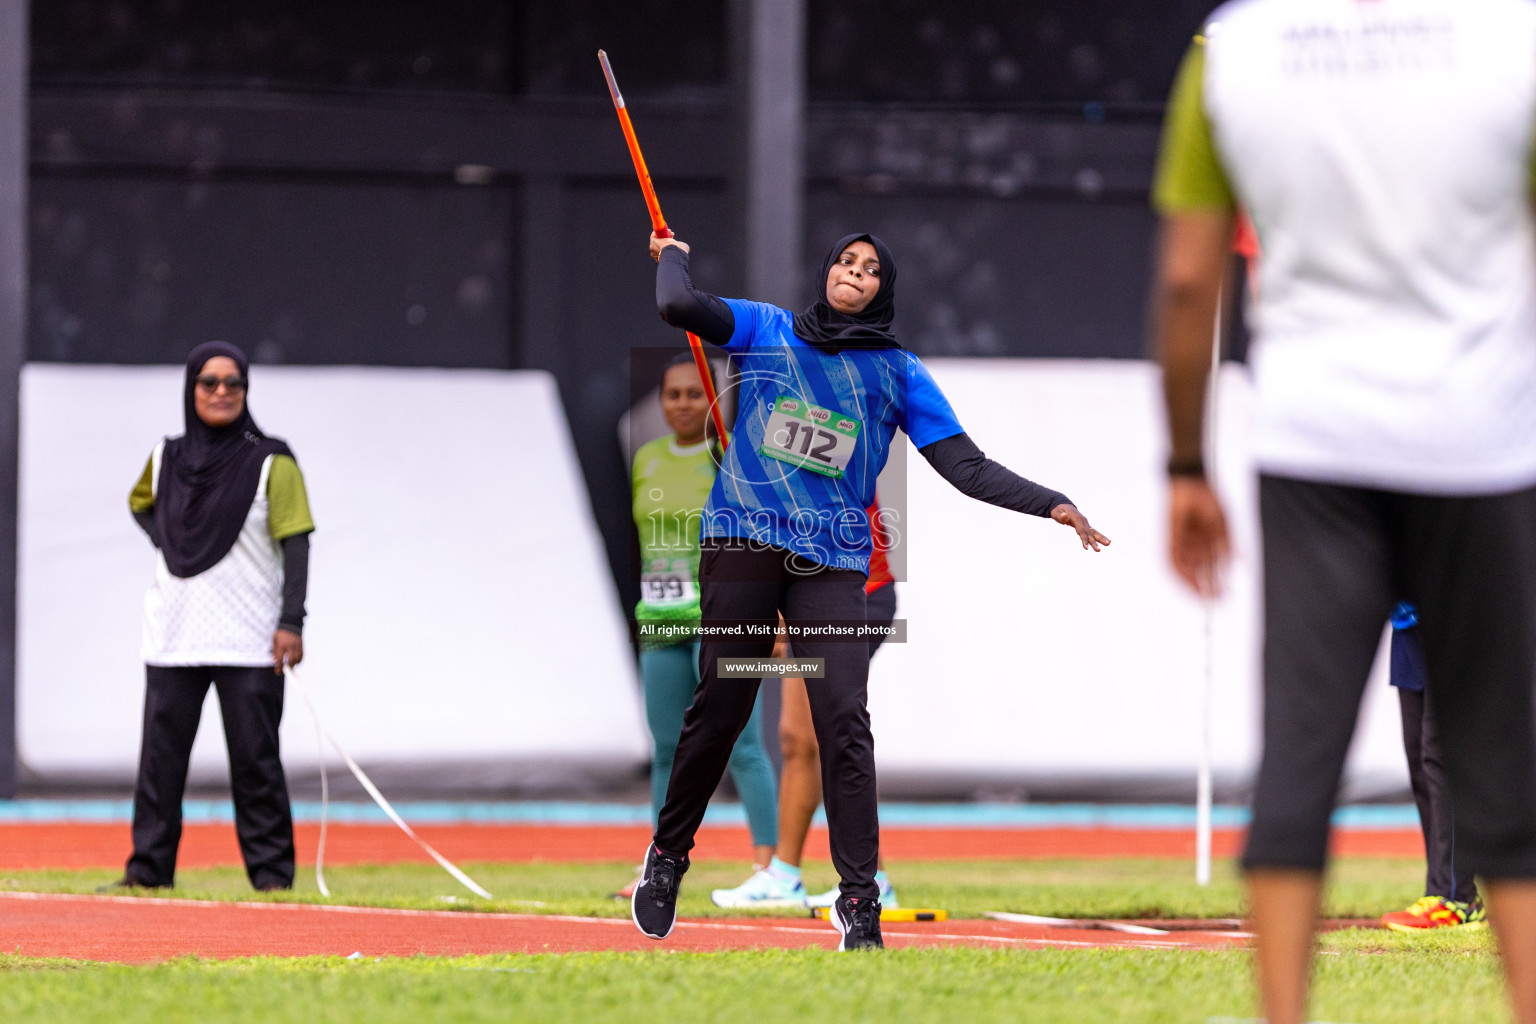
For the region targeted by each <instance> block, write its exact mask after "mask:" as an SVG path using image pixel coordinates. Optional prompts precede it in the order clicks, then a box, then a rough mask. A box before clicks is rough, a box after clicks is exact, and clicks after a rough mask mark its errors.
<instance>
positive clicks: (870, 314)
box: [795, 234, 901, 355]
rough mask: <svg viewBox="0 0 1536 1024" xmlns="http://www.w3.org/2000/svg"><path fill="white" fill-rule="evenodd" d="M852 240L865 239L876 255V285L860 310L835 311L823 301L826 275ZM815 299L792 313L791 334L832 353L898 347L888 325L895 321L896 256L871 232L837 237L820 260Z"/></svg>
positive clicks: (825, 293)
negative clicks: (878, 271) (867, 303)
mask: <svg viewBox="0 0 1536 1024" xmlns="http://www.w3.org/2000/svg"><path fill="white" fill-rule="evenodd" d="M854 242H868V243H869V244H870V245H872V246H874V247H875V255H876V256H878V257H879V258H880V277H879V281H880V287H879V289H878V290H877V291H876V292H875V297H874V298H873V299H870V300H869V305H867V306H865V307H864V309H863V311H862V312H859V313H854V314H852V315H850V314H848V313H839V312H838V311H837V310H835V309H833V308H832V306H831V305H830V304H829V303H828V302H827V275H828V274H830V273H832V264H834V263H836V262H837V260H838V257H840V256H841V255H842V254H843V251H844V250H845V249H847V248H848V247H849V246H850V245H852V244H853V243H854ZM816 292H817V298H816V301H815V302H813V303H811V305H810V308H808V309H807V310H806V311H805V312H803V313H796V314H795V334H796V335H798V336H799V337H802V338H804V339H805V340H806V341H808V342H810V343H811V344H812V345H815V346H817V347H818V348H822V349H825V350H826V351H828V352H831V353H832V354H833V355H836V354H837V353H839V352H841V351H842V350H843V349H845V348H900V347H901V345H900V343H899V342H897V340H896V335H894V334H892V333H891V324H893V323H895V322H896V258H895V257H894V256H892V255H891V250H889V249H887V248H886V247H885V243H884V242H882V241H880V239H878V238H876V237H875V236H874V235H867V234H860V235H847V236H845V237H843V238H841V239H839V240H838V242H837V244H836V245H834V246H833V247H832V251H831V252H829V253H827V258H826V259H824V260H822V262H821V276H820V277H818V278H817V279H816Z"/></svg>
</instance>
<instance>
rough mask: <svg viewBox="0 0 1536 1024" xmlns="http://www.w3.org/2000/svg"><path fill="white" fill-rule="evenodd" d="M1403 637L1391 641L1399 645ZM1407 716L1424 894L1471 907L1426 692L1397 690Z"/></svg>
mask: <svg viewBox="0 0 1536 1024" xmlns="http://www.w3.org/2000/svg"><path fill="white" fill-rule="evenodd" d="M1398 635H1400V633H1399V634H1397V635H1394V636H1393V637H1392V641H1393V643H1397V642H1398ZM1397 700H1398V705H1399V709H1400V710H1401V711H1402V714H1403V752H1404V753H1405V754H1407V755H1408V784H1409V786H1410V787H1412V789H1413V802H1414V803H1415V804H1417V805H1418V807H1419V828H1420V829H1421V830H1422V831H1423V832H1424V861H1425V870H1424V895H1426V896H1443V897H1445V898H1446V899H1448V900H1461V901H1462V902H1463V903H1470V902H1471V901H1472V900H1474V899H1476V898H1477V880H1476V879H1475V878H1473V876H1472V872H1471V871H1468V870H1467V866H1466V864H1465V862H1461V863H1458V862H1457V858H1456V813H1455V811H1456V805H1455V802H1454V801H1453V800H1452V799H1451V787H1450V784H1449V781H1448V780H1447V779H1446V776H1445V757H1444V755H1443V754H1441V752H1440V729H1439V727H1438V726H1436V725H1435V716H1434V715H1432V714H1430V711H1429V702H1428V701H1427V700H1425V699H1424V691H1423V690H1398V691H1397Z"/></svg>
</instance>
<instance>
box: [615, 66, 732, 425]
mask: <svg viewBox="0 0 1536 1024" xmlns="http://www.w3.org/2000/svg"><path fill="white" fill-rule="evenodd" d="M597 59H598V61H599V63H601V64H602V65H603V77H604V78H606V79H608V94H609V95H610V96H612V97H613V109H614V110H616V111H618V114H619V127H620V128H622V129H623V130H624V142H625V144H626V145H628V146H629V158H630V160H632V161H634V164H635V176H636V177H638V178H639V179H640V192H641V194H643V195H644V196H645V208H646V209H647V210H649V211H650V214H651V230H652V231H653V232H655V233H656V237H657V238H671V237H672V229H671V228H669V227H667V218H665V217H663V216H662V215H661V201H660V200H659V199H657V198H656V186H655V185H653V184H651V172H650V170H649V169H647V168H646V166H645V156H644V155H643V154H642V153H641V152H640V140H639V139H638V138H636V137H635V126H634V124H633V123H632V122H631V121H630V119H629V110H628V109H627V108H626V107H625V105H624V94H623V93H621V92H619V82H618V79H616V78H614V77H613V67H612V66H611V65H610V64H609V63H608V54H606V53H604V52H603V51H602V50H598V51H597ZM687 333H688V346H689V347H690V348H692V349H693V364H694V365H695V366H697V367H698V369H699V381H700V382H701V383H702V384H703V385H704V397H705V398H706V399H707V400H708V401H709V415H710V418H711V419H713V420H714V421H715V433H716V435H718V436H719V438H720V448H721V450H722V451H723V450H724V449H726V448H727V447H729V446H730V443H731V440H730V438H729V437H727V436H726V433H725V419H724V417H722V416H721V415H720V401H719V398H718V397H717V396H716V394H715V380H714V377H713V376H712V375H711V374H710V372H709V360H707V359H705V358H704V343H703V342H702V341H700V340H699V337H698V335H696V334H694V333H693V332H692V331H689V332H687Z"/></svg>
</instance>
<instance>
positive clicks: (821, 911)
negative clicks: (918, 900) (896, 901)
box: [811, 907, 949, 922]
mask: <svg viewBox="0 0 1536 1024" xmlns="http://www.w3.org/2000/svg"><path fill="white" fill-rule="evenodd" d="M831 913H832V910H831V908H830V907H814V908H812V910H811V916H812V917H814V918H816V919H817V920H819V921H825V920H827V918H828V917H829V916H830V915H831ZM880 920H881V921H898V922H900V921H948V920H949V911H947V910H930V909H924V908H919V907H901V908H899V909H893V910H881V911H880Z"/></svg>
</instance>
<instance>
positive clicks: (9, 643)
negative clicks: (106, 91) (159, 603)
mask: <svg viewBox="0 0 1536 1024" xmlns="http://www.w3.org/2000/svg"><path fill="white" fill-rule="evenodd" d="M26 297H27V0H0V798H3V799H10V798H12V797H14V796H15V795H16V783H17V758H16V509H17V495H16V444H17V440H18V427H17V424H18V415H17V409H18V396H19V389H20V383H21V379H20V378H21V358H22V352H23V350H24V348H25V337H26V323H27V306H26Z"/></svg>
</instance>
